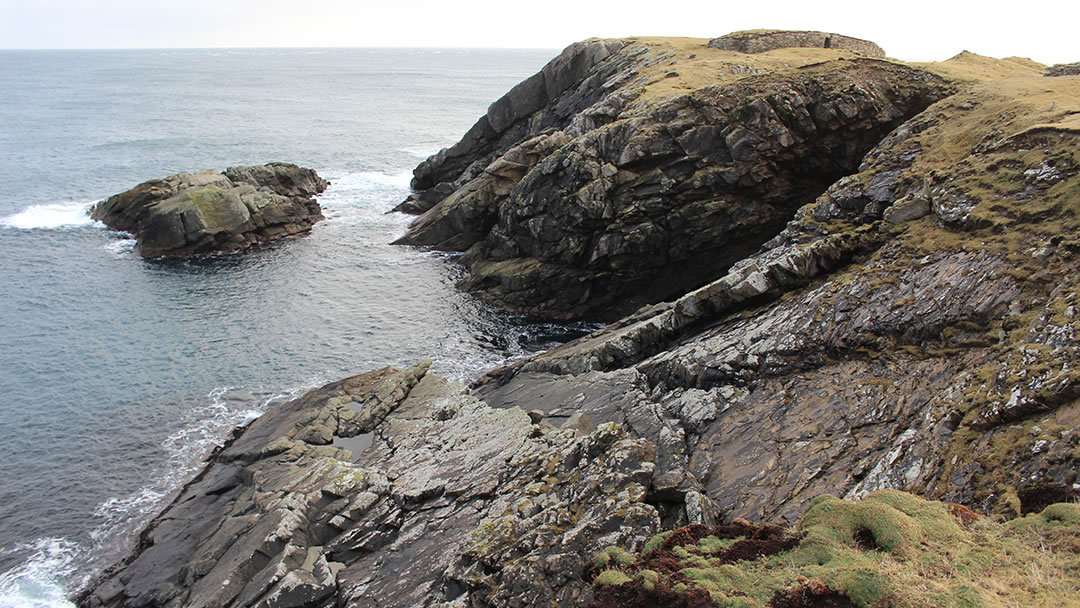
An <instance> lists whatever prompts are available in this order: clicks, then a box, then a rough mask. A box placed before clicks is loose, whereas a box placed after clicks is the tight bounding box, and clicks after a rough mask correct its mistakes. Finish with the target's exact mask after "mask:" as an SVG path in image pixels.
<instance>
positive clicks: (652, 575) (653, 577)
mask: <svg viewBox="0 0 1080 608" xmlns="http://www.w3.org/2000/svg"><path fill="white" fill-rule="evenodd" d="M638 578H640V579H641V586H642V587H644V588H645V590H646V591H654V590H656V584H657V583H659V582H660V575H659V574H658V573H656V571H654V570H642V571H641V572H638Z"/></svg>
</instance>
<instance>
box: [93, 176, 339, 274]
mask: <svg viewBox="0 0 1080 608" xmlns="http://www.w3.org/2000/svg"><path fill="white" fill-rule="evenodd" d="M327 185H328V183H327V182H326V180H324V179H322V178H321V177H319V176H318V174H316V173H315V171H313V170H312V169H305V168H302V167H298V166H296V165H291V164H288V163H270V164H267V165H263V166H251V167H231V168H229V169H226V170H225V171H224V172H222V173H217V172H215V171H209V170H208V171H199V172H197V173H194V174H190V173H179V174H177V175H171V176H169V177H166V178H164V179H155V180H150V181H148V182H144V183H142V184H139V185H138V186H135V187H134V188H132V189H131V190H128V191H126V192H122V193H120V194H117V195H114V196H111V197H109V198H107V199H105V200H103V201H101V202H99V203H98V204H97V205H95V206H94V207H93V209H91V212H90V215H91V217H93V218H94V219H95V220H100V221H101V222H103V223H104V224H105V225H107V226H108V227H110V228H112V229H114V230H121V231H124V232H130V233H132V234H133V235H135V238H136V240H137V244H136V247H135V250H136V252H137V253H139V255H141V256H143V257H146V258H155V257H162V256H187V255H192V254H202V253H212V252H216V251H237V250H240V249H246V248H247V247H250V246H252V245H255V244H257V243H262V242H266V241H270V240H275V239H279V238H284V237H288V236H294V235H297V234H302V233H304V232H308V231H309V230H311V226H312V224H314V223H315V222H318V221H319V220H321V219H323V214H322V209H321V208H320V207H319V203H318V202H317V201H316V200H315V199H314V196H315V195H316V194H319V193H320V192H322V191H323V190H325V189H326V187H327Z"/></svg>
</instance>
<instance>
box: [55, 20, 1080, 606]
mask: <svg viewBox="0 0 1080 608" xmlns="http://www.w3.org/2000/svg"><path fill="white" fill-rule="evenodd" d="M1078 143H1080V76H1077V75H1075V69H1074V68H1070V66H1044V65H1041V64H1037V63H1035V62H1033V61H1031V60H1027V59H1022V58H1006V59H994V58H989V57H983V56H980V55H977V54H974V53H970V52H964V53H961V54H959V55H957V56H955V57H953V58H951V59H949V60H947V61H941V62H933V63H910V62H903V61H898V60H894V59H890V58H888V57H887V56H886V54H885V52H884V51H882V50H881V49H880V48H879V47H877V45H875V44H873V43H871V42H867V41H864V40H859V39H857V38H851V37H847V36H839V35H836V34H829V33H824V32H777V31H764V30H762V31H752V32H738V33H735V34H730V35H728V36H723V37H720V38H717V39H714V40H708V39H682V38H629V39H621V40H588V41H585V42H581V43H577V44H574V45H572V46H570V47H568V48H567V49H566V50H564V51H563V52H562V53H561V54H559V55H558V56H557V57H555V58H554V59H552V60H551V62H550V63H548V64H547V65H546V66H545V67H544V68H543V70H541V71H540V72H538V73H537V74H536V75H534V76H532V77H530V78H528V79H526V80H524V81H523V82H521V83H520V84H518V85H517V86H516V87H514V88H513V89H512V90H510V91H509V92H508V93H507V94H506V95H505V96H503V97H502V98H500V99H498V100H496V101H495V102H494V103H492V104H491V106H490V107H489V109H488V111H487V113H486V114H485V115H484V116H483V117H481V118H480V119H479V120H478V121H477V122H476V124H475V126H473V127H472V128H471V129H470V130H469V131H468V132H467V133H466V134H465V135H464V137H463V138H462V139H461V140H460V141H459V142H458V143H457V144H455V145H453V146H451V147H449V148H446V149H444V150H442V151H440V152H439V153H437V154H435V155H433V156H431V157H429V158H428V159H427V160H425V161H424V162H422V163H421V164H420V165H419V166H418V167H417V168H416V170H415V171H414V172H413V179H412V184H411V185H412V195H411V196H410V197H409V198H408V200H406V201H405V202H403V203H402V204H401V205H400V206H399V210H400V211H402V212H406V213H411V214H415V215H417V217H416V219H415V220H414V221H413V222H412V223H411V225H410V226H409V228H408V230H407V231H406V233H405V234H404V236H402V237H401V239H400V240H399V241H398V244H400V245H408V246H416V247H424V248H430V249H432V250H438V251H446V252H456V253H459V254H460V257H459V258H458V260H459V261H460V263H461V264H462V265H463V266H464V267H465V268H466V269H467V273H466V274H465V275H464V277H463V278H462V279H461V281H460V282H459V284H458V287H459V288H460V289H462V290H464V291H467V292H469V293H472V294H475V295H476V296H477V297H479V298H482V299H484V300H486V301H488V302H491V303H494V304H496V305H497V306H499V307H501V308H504V309H507V310H510V311H515V312H521V313H526V314H529V315H531V316H534V317H539V318H543V319H551V320H559V321H568V320H587V321H604V322H608V324H607V325H606V326H605V327H604V328H603V329H600V330H598V331H596V332H594V333H592V334H590V335H588V336H585V337H582V338H579V339H577V340H574V341H571V342H568V343H566V344H564V345H561V346H558V347H556V348H553V349H550V350H548V351H546V352H543V353H541V354H538V355H534V356H531V357H527V358H522V359H519V360H516V361H514V362H512V363H509V364H507V365H506V366H503V367H500V368H498V369H494V370H491V371H489V372H488V373H486V374H485V375H484V376H483V377H482V378H480V379H478V380H477V381H475V382H473V383H472V384H471V385H468V386H466V385H464V384H461V383H457V382H452V381H449V380H446V379H444V378H441V377H439V376H438V375H436V374H434V373H429V372H428V368H429V365H430V363H429V362H421V361H417V362H416V363H415V365H413V366H411V367H401V368H386V369H380V370H375V371H371V372H368V373H365V374H361V375H357V376H354V377H350V378H347V379H345V380H340V381H337V382H333V383H330V384H327V385H326V386H323V387H321V388H318V389H315V390H312V391H310V392H308V393H307V394H306V395H304V396H302V397H300V398H298V399H295V400H292V401H289V402H288V403H285V404H282V405H277V406H275V407H273V408H271V409H270V410H269V411H267V412H266V413H264V414H263V415H262V416H260V417H259V418H257V419H256V420H254V422H252V423H251V424H249V425H247V426H244V427H241V428H238V429H237V430H236V431H235V432H234V433H233V436H232V438H231V439H230V440H229V441H228V442H227V443H226V444H225V445H223V446H221V447H219V448H218V449H217V450H215V451H214V453H213V454H212V455H211V456H210V457H209V458H208V460H207V461H206V466H205V468H203V470H202V471H201V472H200V473H199V474H198V476H197V477H196V478H195V479H194V480H192V481H191V482H190V483H188V484H187V485H186V486H185V487H184V489H183V490H182V492H181V493H180V494H179V495H178V496H177V497H176V498H175V500H173V502H172V503H171V504H170V505H169V506H168V507H167V508H166V509H165V510H164V511H163V512H162V513H161V514H160V515H159V516H158V517H156V518H155V519H154V520H153V521H152V522H151V523H150V524H149V526H148V527H147V528H146V529H145V530H144V531H143V532H142V533H141V535H140V537H139V539H138V543H137V545H136V546H135V547H133V548H132V550H131V552H130V554H129V555H128V556H127V557H126V558H124V559H122V560H121V561H119V562H118V563H116V564H115V565H114V566H112V567H111V568H109V569H108V570H106V571H105V572H103V573H102V574H101V575H100V576H99V577H97V578H96V580H94V581H93V582H92V583H91V584H90V585H88V586H87V587H86V588H85V589H82V590H79V591H78V594H77V597H76V598H75V600H76V602H77V604H78V605H80V606H87V607H99V606H107V607H121V606H123V607H132V608H134V607H142V606H171V607H180V606H185V607H187V606H191V607H195V606H198V607H203V606H206V607H210V606H214V607H224V606H237V607H239V606H265V607H280V608H284V607H297V608H299V607H311V608H314V607H322V606H380V607H390V606H401V607H406V606H430V607H434V606H439V607H443V608H451V607H454V608H464V607H480V606H507V607H518V606H565V607H569V606H585V605H590V604H591V605H593V606H597V607H606V606H615V605H619V606H654V605H665V606H667V605H671V606H708V605H717V606H789V607H796V606H866V607H870V606H939V605H940V606H1007V605H1025V606H1026V605H1069V602H1070V601H1072V602H1075V601H1076V597H1078V595H1077V594H1078V593H1080V589H1078V588H1077V583H1076V581H1077V580H1080V576H1078V573H1080V557H1078V556H1080V507H1078V506H1077V499H1078V498H1080V480H1078V479H1077V477H1078V472H1080V431H1078V428H1077V427H1078V423H1080V404H1078V402H1077V397H1078V395H1080V393H1078V390H1080V384H1078V382H1080V378H1078V377H1077V371H1076V369H1077V365H1078V364H1080V351H1078V341H1077V340H1078V338H1077V330H1078V329H1080V328H1078V327H1077V324H1078V322H1080V321H1078V315H1077V305H1078V302H1077V291H1078V286H1077V284H1076V281H1077V273H1076V268H1077V264H1078V261H1077V257H1076V256H1077V255H1078V254H1080V240H1078V236H1077V235H1078V234H1080V177H1078V173H1080V146H1078ZM303 171H305V170H302V169H300V168H298V167H295V166H286V165H267V166H265V167H240V168H235V169H230V170H227V171H226V172H224V174H216V173H196V174H180V175H176V176H173V177H170V178H165V179H163V180H155V181H151V182H146V183H145V184H143V185H141V186H138V187H136V188H135V189H134V190H131V191H128V192H125V193H123V194H120V195H117V196H114V197H112V198H109V199H107V200H106V201H104V202H103V203H101V204H100V205H99V206H98V207H97V208H96V210H95V214H100V216H101V217H102V218H104V217H105V216H104V214H106V213H109V214H113V215H114V216H119V217H121V218H124V219H123V220H116V221H117V222H120V223H117V224H115V227H117V228H118V229H123V230H130V231H132V232H135V233H136V234H137V236H138V237H139V239H140V241H139V245H138V248H139V253H140V254H141V255H143V256H147V257H153V256H156V255H173V254H174V253H176V251H174V250H178V253H182V254H191V253H196V252H198V251H203V250H212V249H217V250H221V249H226V250H231V249H239V248H242V247H246V246H248V245H250V244H254V243H257V242H262V241H264V240H266V239H267V238H271V237H276V236H284V235H287V234H294V233H299V232H304V231H306V230H307V229H309V228H310V226H311V224H312V223H313V222H315V221H317V220H318V219H319V218H320V217H321V213H320V211H319V207H318V204H317V203H315V202H314V201H313V200H311V197H313V196H314V195H315V194H317V193H319V192H321V191H322V189H323V188H325V182H324V181H323V180H322V179H321V178H319V177H318V176H316V175H314V173H313V172H311V173H310V174H309V173H303ZM297 172H301V173H297ZM283 175H288V177H287V178H285V177H283ZM219 203H220V204H224V205H225V207H219V206H218V205H219ZM275 205H281V206H283V207H288V208H289V209H291V210H292V211H290V215H288V219H279V220H275V221H276V223H274V222H272V221H271V219H268V218H270V217H271V216H273V217H278V218H283V217H286V214H285V212H282V211H278V210H276V209H277V207H275ZM150 208H155V209H157V210H158V211H163V212H164V213H165V217H166V219H162V220H158V221H157V223H153V222H149V221H148V220H147V215H146V214H145V213H144V210H147V209H150ZM219 208H228V209H229V210H230V212H229V213H227V214H226V213H223V212H219V211H218V209H219ZM211 209H213V210H211ZM256 210H266V211H265V213H266V216H265V217H264V216H258V215H257V214H256V213H255V211H256ZM293 212H295V213H296V215H291V214H292V213H293ZM195 217H198V218H201V219H200V221H199V222H194V221H193V219H194V218H195ZM296 217H302V219H296ZM207 218H210V219H213V220H214V221H210V219H207ZM218 220H221V221H218ZM105 221H106V222H107V223H108V222H109V220H108V219H105ZM219 224H220V225H224V224H227V225H228V226H229V230H228V231H226V230H224V229H218V228H216V227H214V226H218V225H219ZM110 225H114V224H111V223H110ZM279 225H280V226H281V227H276V226H279ZM151 226H153V227H151ZM161 226H164V227H161ZM156 235H165V236H164V237H161V238H160V239H159V240H158V241H153V243H151V242H150V241H148V240H144V239H150V238H151V237H156ZM313 236H314V235H313ZM159 243H166V244H159ZM166 245H168V246H166ZM170 252H173V253H170ZM759 522H760V523H759ZM1038 546H1041V547H1042V548H1043V549H1044V550H1043V551H1041V552H1037V551H1035V550H1034V549H1032V547H1038ZM1031 564H1037V565H1038V568H1039V569H1040V570H1039V572H1040V573H1043V574H1045V576H1041V577H1040V576H1032V575H1031V572H1032V570H1031ZM1025 573H1026V574H1025ZM1073 605H1076V604H1075V603H1074V604H1073Z"/></svg>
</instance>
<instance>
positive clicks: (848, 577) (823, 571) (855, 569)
mask: <svg viewBox="0 0 1080 608" xmlns="http://www.w3.org/2000/svg"><path fill="white" fill-rule="evenodd" d="M971 518H974V515H972V514H970V511H967V510H966V509H963V508H956V507H950V506H948V505H945V504H942V503H939V502H931V501H926V500H923V499H921V498H917V497H915V496H912V495H910V494H905V493H902V492H896V491H892V490H882V491H880V492H876V493H874V494H871V495H870V496H868V497H867V498H865V499H863V500H862V501H861V502H858V503H849V502H845V501H842V500H839V499H837V498H833V497H831V496H822V497H819V498H818V499H817V500H815V501H814V503H813V504H812V505H811V506H810V508H809V509H808V510H807V512H806V515H805V516H804V517H803V519H802V520H801V521H800V522H799V524H798V525H797V526H796V527H794V528H792V529H791V530H790V531H789V532H788V534H789V535H791V536H793V537H796V538H799V541H798V544H797V545H796V546H795V547H794V548H791V549H788V550H783V551H780V552H778V553H773V554H771V555H762V556H759V557H757V558H755V559H745V560H737V561H733V562H732V561H729V560H725V559H723V557H722V554H723V552H724V550H725V549H729V548H730V547H731V546H732V545H733V543H735V542H738V541H744V540H745V539H746V538H747V537H738V538H735V539H719V538H717V537H716V536H713V535H705V536H701V537H700V538H697V539H693V540H691V542H687V543H682V544H677V545H675V546H668V545H670V543H668V544H665V542H664V541H665V540H666V539H667V538H669V537H670V536H671V535H672V534H685V532H682V531H676V532H673V533H672V532H668V533H664V534H663V535H661V536H658V537H657V538H655V539H654V540H653V541H650V543H649V544H647V545H646V547H645V549H644V550H643V551H642V552H641V554H640V555H632V554H628V553H625V552H622V551H618V550H608V551H605V552H603V553H601V554H600V555H598V556H597V558H596V565H597V566H598V567H597V568H596V573H597V577H596V579H595V583H594V584H595V585H596V591H597V593H596V597H597V605H600V606H606V605H608V604H609V603H614V602H613V600H614V601H618V602H619V603H621V604H622V605H623V608H632V607H633V606H635V605H639V604H635V603H634V601H635V600H629V603H628V599H627V598H629V597H632V595H631V594H630V593H628V591H629V590H630V589H631V588H634V591H635V593H636V594H637V597H639V598H648V597H649V596H650V594H657V595H664V594H665V593H669V592H670V593H675V594H678V595H679V596H681V597H683V598H692V597H693V596H694V594H697V595H698V596H700V595H701V591H695V589H696V590H702V591H704V592H705V593H706V594H707V595H708V598H709V600H711V602H710V603H711V604H713V605H716V606H731V607H736V606H739V607H744V608H750V607H764V606H769V605H771V604H770V602H777V603H779V602H781V601H782V599H783V598H786V600H787V601H788V602H789V603H788V604H786V605H789V606H801V605H813V604H812V603H811V601H812V600H813V599H814V597H815V596H818V597H821V596H829V595H832V596H834V600H835V599H836V597H835V596H843V597H844V598H847V599H848V600H850V602H851V603H852V604H854V605H855V606H860V607H871V606H892V607H896V608H902V607H917V606H918V607H922V606H926V607H929V606H955V607H976V606H986V607H1002V608H1006V607H1010V606H1025V607H1028V606H1077V605H1080V505H1075V504H1064V503H1062V504H1057V505H1052V506H1050V507H1047V508H1046V510H1044V511H1043V512H1042V513H1040V514H1033V515H1028V516H1027V517H1024V518H1021V519H1017V520H1013V521H1011V522H1009V523H1007V524H1002V523H996V522H994V521H991V520H989V519H986V518H980V519H971ZM703 532H707V530H706V531H702V530H698V531H697V534H696V535H701V534H702V533H703ZM696 535H695V536H696ZM672 559H674V560H675V561H677V562H678V566H677V567H678V570H675V569H674V568H673V566H672V563H671V560H672ZM620 585H621V586H622V589H617V588H616V587H618V586H620ZM648 601H649V600H647V599H643V603H642V604H640V605H647V603H648ZM668 601H670V599H669V600H668ZM676 603H677V602H676ZM688 605H694V604H693V602H692V601H690V602H688ZM781 605H785V604H781ZM833 605H844V604H843V603H838V604H833Z"/></svg>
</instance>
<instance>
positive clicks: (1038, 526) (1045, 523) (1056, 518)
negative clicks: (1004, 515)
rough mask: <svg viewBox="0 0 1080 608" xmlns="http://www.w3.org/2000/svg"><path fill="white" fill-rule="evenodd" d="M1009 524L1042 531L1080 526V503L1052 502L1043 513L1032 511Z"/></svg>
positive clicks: (1014, 527) (1017, 527)
mask: <svg viewBox="0 0 1080 608" xmlns="http://www.w3.org/2000/svg"><path fill="white" fill-rule="evenodd" d="M1009 526H1010V527H1012V528H1013V529H1016V530H1023V531H1042V530H1051V529H1053V528H1062V527H1065V528H1068V527H1076V526H1080V505H1078V504H1073V503H1064V502H1059V503H1056V504H1052V505H1050V506H1048V507H1046V508H1045V509H1043V510H1042V512H1041V513H1032V514H1030V515H1027V516H1025V517H1022V518H1020V519H1015V520H1013V521H1011V522H1009Z"/></svg>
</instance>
